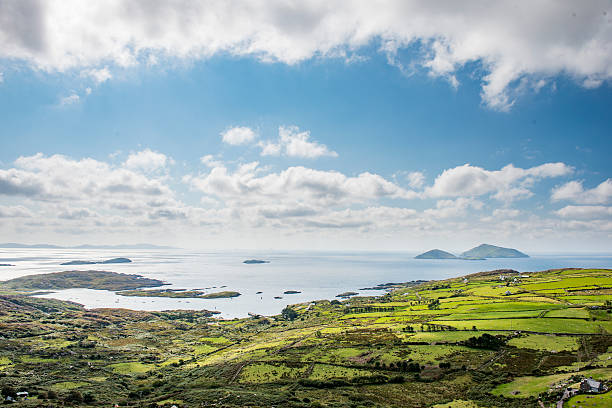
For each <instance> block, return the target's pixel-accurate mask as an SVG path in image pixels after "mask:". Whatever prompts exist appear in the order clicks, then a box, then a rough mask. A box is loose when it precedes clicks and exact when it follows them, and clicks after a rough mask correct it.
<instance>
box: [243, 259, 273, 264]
mask: <svg viewBox="0 0 612 408" xmlns="http://www.w3.org/2000/svg"><path fill="white" fill-rule="evenodd" d="M242 263H244V264H266V263H270V261H262V260H261V259H247V260H246V261H243V262H242Z"/></svg>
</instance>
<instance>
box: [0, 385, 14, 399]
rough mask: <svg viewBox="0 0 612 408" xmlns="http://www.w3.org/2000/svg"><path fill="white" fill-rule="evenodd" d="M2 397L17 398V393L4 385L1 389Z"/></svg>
mask: <svg viewBox="0 0 612 408" xmlns="http://www.w3.org/2000/svg"><path fill="white" fill-rule="evenodd" d="M2 395H4V397H5V398H6V397H11V398H17V391H15V389H14V388H13V387H11V386H10V385H5V386H4V387H2Z"/></svg>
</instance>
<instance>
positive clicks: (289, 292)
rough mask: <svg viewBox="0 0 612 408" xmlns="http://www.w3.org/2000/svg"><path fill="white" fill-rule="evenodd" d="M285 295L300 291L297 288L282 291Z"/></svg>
mask: <svg viewBox="0 0 612 408" xmlns="http://www.w3.org/2000/svg"><path fill="white" fill-rule="evenodd" d="M283 293H284V294H285V295H296V294H298V293H302V292H300V291H299V290H286V291H284V292H283Z"/></svg>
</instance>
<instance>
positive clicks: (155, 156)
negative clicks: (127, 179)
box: [125, 149, 172, 172]
mask: <svg viewBox="0 0 612 408" xmlns="http://www.w3.org/2000/svg"><path fill="white" fill-rule="evenodd" d="M168 163H172V159H169V158H168V157H167V156H166V155H165V154H163V153H158V152H154V151H152V150H151V149H145V150H143V151H140V152H136V153H132V154H130V155H129V156H128V158H127V160H126V161H125V167H127V168H128V169H133V170H140V171H144V172H153V171H156V170H159V169H162V168H164V167H166V164H168Z"/></svg>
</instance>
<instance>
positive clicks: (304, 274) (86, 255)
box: [0, 249, 612, 318]
mask: <svg viewBox="0 0 612 408" xmlns="http://www.w3.org/2000/svg"><path fill="white" fill-rule="evenodd" d="M414 255H416V254H415V253H408V252H402V253H399V252H299V251H291V252H256V251H215V252H202V251H185V250H120V251H118V250H112V251H109V250H91V249H89V250H72V249H0V263H9V264H13V265H15V266H8V267H7V266H2V267H0V280H7V279H11V278H16V277H19V276H25V275H32V274H41V273H49V272H58V271H63V270H90V269H98V270H107V271H113V272H122V273H135V274H139V275H142V276H146V277H150V278H156V279H160V280H163V281H165V282H167V283H168V284H169V286H167V287H168V288H175V289H204V288H211V289H207V290H205V292H208V293H210V292H216V291H220V290H235V291H238V292H240V293H241V294H242V296H239V297H237V298H232V299H169V298H138V297H125V296H117V295H115V294H114V293H113V292H109V291H101V290H89V289H69V290H62V291H57V292H54V293H52V294H47V295H43V297H50V298H56V299H63V300H71V301H74V302H78V303H81V304H83V305H84V306H85V307H88V308H96V307H122V308H130V309H137V310H170V309H208V310H218V311H220V312H221V315H220V316H222V317H225V318H233V317H245V316H247V314H248V313H249V312H251V313H257V314H263V315H273V314H277V313H279V312H280V311H281V310H282V309H283V308H284V307H285V306H286V305H288V304H293V303H299V302H304V301H311V300H317V299H334V298H335V297H336V295H338V294H339V293H342V292H345V291H355V292H359V293H360V294H364V295H374V294H380V293H382V292H381V291H371V290H370V291H362V290H359V289H360V288H364V287H371V286H375V285H377V284H380V283H387V282H406V281H411V280H417V279H425V280H431V279H445V278H450V277H456V276H461V275H464V274H468V273H473V272H479V271H486V270H492V269H500V268H511V269H516V270H518V271H521V272H530V271H539V270H544V269H552V268H562V267H601V268H612V256H610V255H568V254H563V255H551V254H547V255H536V256H532V257H531V258H526V259H489V260H485V261H461V260H417V259H413V257H414ZM120 256H121V257H127V258H130V259H131V260H132V261H133V262H132V263H130V264H112V265H89V266H88V265H85V266H70V267H68V266H60V263H62V262H65V261H70V260H77V259H78V260H103V259H108V258H114V257H120ZM251 258H256V259H265V260H268V261H271V262H270V263H268V264H256V265H247V264H243V263H242V261H244V260H245V259H251ZM286 290H297V291H300V292H301V293H299V294H294V295H285V294H283V292H284V291H286ZM257 292H262V293H261V294H257ZM275 296H280V297H282V299H275V298H274V297H275Z"/></svg>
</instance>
